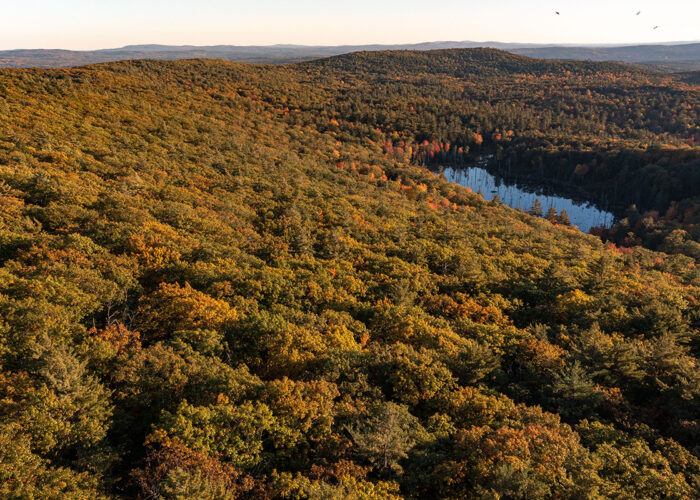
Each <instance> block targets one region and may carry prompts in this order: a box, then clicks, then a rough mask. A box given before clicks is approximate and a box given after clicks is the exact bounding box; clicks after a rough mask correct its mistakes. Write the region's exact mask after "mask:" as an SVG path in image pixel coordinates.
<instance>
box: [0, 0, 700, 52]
mask: <svg viewBox="0 0 700 500" xmlns="http://www.w3.org/2000/svg"><path fill="white" fill-rule="evenodd" d="M557 10H558V11H560V12H561V15H559V16H557V15H556V14H555V11H557ZM640 10H641V11H642V13H641V14H640V15H639V16H637V15H636V13H637V11H640ZM0 13H1V15H0V50H7V49H19V48H30V49H31V48H62V49H74V50H88V49H101V48H113V47H121V46H124V45H133V44H148V43H159V44H168V45H272V44H282V43H288V44H301V45H346V44H351V45H361V44H379V43H381V44H398V43H417V42H426V41H438V40H440V41H446V40H450V41H463V40H473V41H501V42H518V43H526V42H529V43H552V44H555V43H573V44H595V43H622V44H627V43H629V44H634V43H655V42H669V41H700V0H665V1H661V0H656V1H651V0H636V1H632V0H588V1H581V0H576V1H574V0H560V1H552V0H542V1H538V0H530V1H527V0H500V1H499V2H493V1H488V0H479V1H472V0H433V1H422V0H421V1H419V0H355V1H342V2H341V1H336V0H294V1H284V0H255V1H224V0H197V1H193V0H140V1H139V0H124V1H98V0H92V1H89V0H62V1H47V0H21V1H8V0H0ZM657 25H658V26H660V27H659V29H657V30H653V27H654V26H657Z"/></svg>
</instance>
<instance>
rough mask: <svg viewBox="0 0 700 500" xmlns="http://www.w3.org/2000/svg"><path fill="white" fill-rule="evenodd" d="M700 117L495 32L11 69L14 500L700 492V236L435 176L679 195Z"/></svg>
mask: <svg viewBox="0 0 700 500" xmlns="http://www.w3.org/2000/svg"><path fill="white" fill-rule="evenodd" d="M367 69H371V71H367ZM699 109H700V107H699V106H698V90H697V87H694V86H692V85H690V84H688V83H686V82H683V81H681V80H679V79H676V78H674V77H670V76H667V75H663V74H659V73H656V72H652V71H647V70H644V69H639V68H634V67H629V66H625V65H621V64H614V63H597V62H589V63H575V62H568V61H567V62H557V61H540V60H533V59H529V58H526V57H523V56H517V55H513V54H509V53H505V52H501V51H497V50H491V49H481V50H467V49H465V50H446V51H438V52H430V53H426V52H415V53H407V52H405V51H402V52H371V53H370V52H368V53H362V54H352V55H347V56H338V57H335V58H331V59H327V60H322V61H315V62H305V63H302V64H297V65H286V66H272V65H250V64H240V63H232V62H226V61H220V60H194V61H153V60H150V61H125V62H118V63H109V64H98V65H93V66H87V67H81V68H72V69H3V70H0V496H3V497H8V498H59V497H60V498H87V497H90V498H134V497H139V498H259V499H272V498H366V499H386V498H389V499H400V498H485V497H490V498H497V497H499V496H500V497H502V498H506V497H507V498H523V499H524V498H548V497H550V498H596V497H598V498H614V497H632V498H695V497H697V496H698V495H700V459H699V458H698V456H697V450H698V446H700V442H699V441H698V428H699V426H700V421H699V420H698V418H699V417H698V415H700V379H699V375H698V370H697V365H698V356H700V330H699V325H700V315H699V312H698V311H700V308H699V307H698V305H699V304H700V269H699V268H698V267H697V261H696V260H695V259H694V258H693V257H691V256H689V255H687V253H688V252H690V251H692V248H694V247H692V245H690V244H692V243H693V242H692V241H686V243H688V245H690V246H689V247H688V248H690V250H687V249H684V248H683V249H680V250H683V251H680V250H679V249H676V248H675V247H673V246H671V244H675V243H678V234H675V235H673V236H672V237H671V238H670V239H669V240H668V242H667V243H668V244H669V246H668V248H667V250H668V253H662V252H657V251H653V250H650V249H648V248H644V247H643V246H640V245H637V246H634V247H631V246H630V247H619V246H616V245H614V244H610V243H605V242H603V241H602V240H601V239H600V238H599V237H596V236H593V235H586V234H583V233H581V232H580V231H578V230H577V229H575V228H571V227H568V226H566V225H565V224H564V223H562V220H560V219H552V220H551V221H548V220H545V219H542V218H540V217H536V216H533V215H530V214H528V213H524V212H521V211H516V210H512V209H509V208H508V207H506V206H504V205H503V204H502V203H500V202H499V201H498V200H492V201H485V200H484V199H483V197H482V196H481V195H479V194H478V193H473V192H470V191H469V190H467V189H465V188H462V187H460V186H458V185H455V184H451V183H449V182H447V181H446V180H445V179H444V178H443V177H441V176H440V175H439V173H438V172H436V171H435V170H434V169H435V167H437V166H438V165H439V164H441V163H446V162H450V163H451V164H461V163H466V162H469V161H471V160H472V159H473V157H475V156H480V155H483V154H487V153H489V154H494V158H495V160H496V161H497V162H500V165H501V167H503V168H506V167H508V166H509V165H510V166H511V167H512V168H513V169H515V168H516V166H517V165H520V164H524V165H525V166H526V167H527V168H529V169H532V170H533V171H534V172H535V173H536V174H537V175H541V176H542V178H543V179H546V178H551V180H552V181H554V180H557V179H559V180H563V179H565V178H566V179H567V180H568V181H571V182H574V181H575V182H580V183H581V184H583V185H590V186H601V185H602V186H605V185H608V184H610V185H615V182H616V181H619V182H618V184H617V186H618V189H619V190H624V191H625V192H629V196H630V197H631V198H633V197H634V196H636V194H637V193H636V191H637V190H640V192H642V190H643V188H645V187H646V183H647V179H649V178H653V176H654V175H659V176H661V175H662V174H663V175H664V177H665V178H666V183H665V184H659V185H658V186H654V189H655V191H653V194H654V195H655V196H657V197H658V198H659V200H658V202H659V203H664V202H666V201H668V200H665V199H661V198H663V196H662V195H664V196H665V195H668V196H669V197H671V196H680V195H681V194H685V193H686V190H692V189H697V186H698V183H697V182H696V183H695V184H692V183H691V181H692V177H691V176H692V175H697V173H696V172H697V170H694V169H693V168H691V163H692V161H696V160H697V158H698V147H697V146H696V145H693V144H692V141H691V139H692V137H693V135H692V134H694V133H695V132H696V129H697V126H698V114H697V113H698V110H699ZM688 125H691V126H694V127H696V128H694V129H691V128H689V127H688ZM589 157H590V158H589ZM652 157H653V165H652V164H647V163H646V161H647V160H649V159H650V158H652ZM610 158H616V159H618V160H619V161H615V162H613V161H612V160H610ZM679 159H680V160H683V161H680V160H679ZM593 160H595V162H594V161H593ZM671 160H672V161H671ZM582 162H585V163H586V168H585V169H584V168H583V167H579V165H580V164H582ZM684 162H685V163H684ZM683 165H686V167H687V168H685V169H683V168H681V167H682V166H683ZM428 167H430V168H433V170H431V169H430V168H428ZM633 181H634V182H633ZM623 188H624V189H623ZM594 190H595V189H594V188H593V187H592V188H591V191H594ZM643 193H644V194H645V195H646V194H648V193H646V191H644V192H643ZM645 217H646V219H650V220H646V219H645V220H646V222H644V223H643V224H642V225H641V226H640V227H642V226H643V227H647V228H650V227H651V226H652V225H653V217H651V216H645ZM683 242H684V238H683V237H681V238H680V243H678V244H679V245H681V244H683ZM691 247H692V248H691ZM684 252H685V253H684Z"/></svg>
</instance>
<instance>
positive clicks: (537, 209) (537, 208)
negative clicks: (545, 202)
mask: <svg viewBox="0 0 700 500" xmlns="http://www.w3.org/2000/svg"><path fill="white" fill-rule="evenodd" d="M529 213H530V215H534V216H535V217H542V215H543V214H544V211H543V210H542V203H541V202H540V199H539V198H535V203H533V204H532V208H531V209H530V212H529Z"/></svg>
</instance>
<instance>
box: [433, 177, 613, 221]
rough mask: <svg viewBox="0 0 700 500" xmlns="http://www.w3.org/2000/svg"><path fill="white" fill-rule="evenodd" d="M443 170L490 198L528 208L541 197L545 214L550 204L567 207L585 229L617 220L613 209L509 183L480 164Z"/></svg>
mask: <svg viewBox="0 0 700 500" xmlns="http://www.w3.org/2000/svg"><path fill="white" fill-rule="evenodd" d="M443 173H444V175H445V177H446V178H447V180H448V181H450V182H456V183H457V184H460V185H462V186H466V187H468V188H470V189H471V190H472V191H474V192H477V191H479V190H481V192H482V194H483V195H484V198H485V199H487V200H490V199H493V197H494V196H496V195H498V198H499V199H500V200H501V201H502V202H503V203H505V204H506V205H508V206H509V207H512V208H520V209H523V210H525V211H527V210H530V208H532V205H533V204H534V203H535V200H537V199H539V200H540V203H541V204H542V211H543V212H544V213H545V214H546V213H547V210H548V209H549V207H554V208H555V209H556V210H557V213H560V212H561V211H562V210H566V212H567V213H568V214H569V219H570V220H571V224H572V225H575V226H578V227H579V229H581V231H583V232H584V233H587V232H589V231H590V229H591V228H592V227H597V226H604V227H610V226H611V225H612V224H613V223H614V222H615V216H614V215H613V214H612V213H611V212H607V211H605V210H600V209H599V208H597V207H595V206H593V205H591V204H589V203H586V202H583V203H581V202H578V201H574V200H571V199H569V198H565V197H561V196H554V195H552V194H547V193H545V192H544V191H542V190H533V189H532V188H527V187H524V186H519V185H515V184H506V183H504V182H503V181H502V180H501V179H498V178H496V177H495V176H493V175H491V174H490V173H489V172H487V171H486V170H485V169H483V168H481V167H476V166H474V167H464V168H462V167H460V168H452V167H445V169H444V171H443ZM533 191H534V192H533Z"/></svg>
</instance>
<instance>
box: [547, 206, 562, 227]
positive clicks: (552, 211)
mask: <svg viewBox="0 0 700 500" xmlns="http://www.w3.org/2000/svg"><path fill="white" fill-rule="evenodd" d="M544 218H545V219H547V220H548V221H549V222H552V223H556V222H557V221H558V219H559V217H558V216H557V209H556V208H554V207H553V206H551V207H549V210H547V215H545V216H544Z"/></svg>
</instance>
